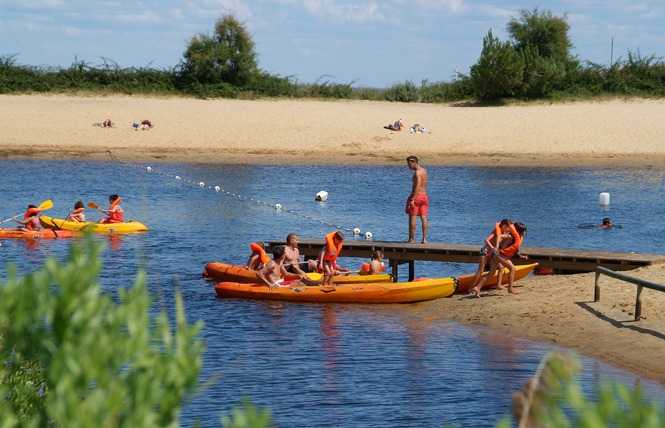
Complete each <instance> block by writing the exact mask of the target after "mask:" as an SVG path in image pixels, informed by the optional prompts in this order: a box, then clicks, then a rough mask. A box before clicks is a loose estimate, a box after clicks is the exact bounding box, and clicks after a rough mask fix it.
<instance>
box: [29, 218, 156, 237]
mask: <svg viewBox="0 0 665 428" xmlns="http://www.w3.org/2000/svg"><path fill="white" fill-rule="evenodd" d="M39 221H40V222H41V224H42V226H44V227H46V228H48V229H62V230H71V231H74V232H77V231H81V232H84V231H86V230H92V231H93V232H95V233H138V232H147V231H148V228H147V227H146V225H145V224H143V223H141V222H138V221H125V222H123V223H94V222H90V221H86V222H77V221H69V220H65V219H60V218H52V217H47V216H45V215H42V216H40V217H39Z"/></svg>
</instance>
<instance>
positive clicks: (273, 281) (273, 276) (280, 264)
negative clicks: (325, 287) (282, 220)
mask: <svg viewBox="0 0 665 428" xmlns="http://www.w3.org/2000/svg"><path fill="white" fill-rule="evenodd" d="M284 249H285V248H284V245H278V246H276V247H275V249H274V250H273V259H272V260H270V261H269V262H268V263H266V265H265V266H264V267H263V268H261V269H260V270H259V271H258V272H256V276H257V277H258V278H259V279H260V280H261V281H262V282H263V283H265V284H266V285H267V286H268V287H269V288H270V289H271V290H274V289H275V288H277V287H280V286H282V284H283V283H284V280H283V279H282V275H284V274H286V269H284V259H285V253H284ZM303 285H308V286H313V285H319V283H317V282H315V281H312V280H310V279H308V278H300V279H298V280H296V281H293V282H291V283H290V284H289V286H291V287H299V286H303Z"/></svg>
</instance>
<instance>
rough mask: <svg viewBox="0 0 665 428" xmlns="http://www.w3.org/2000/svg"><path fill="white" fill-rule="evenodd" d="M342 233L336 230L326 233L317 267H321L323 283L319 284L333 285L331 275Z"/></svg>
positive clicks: (338, 251) (342, 241)
mask: <svg viewBox="0 0 665 428" xmlns="http://www.w3.org/2000/svg"><path fill="white" fill-rule="evenodd" d="M343 243H344V234H343V233H342V232H340V231H338V230H336V231H333V232H330V233H329V234H327V235H326V243H325V245H324V246H323V249H322V250H321V253H322V254H320V257H319V267H320V268H321V269H323V283H322V284H321V285H334V284H333V276H335V271H336V267H337V257H339V253H340V252H341V251H342V245H343Z"/></svg>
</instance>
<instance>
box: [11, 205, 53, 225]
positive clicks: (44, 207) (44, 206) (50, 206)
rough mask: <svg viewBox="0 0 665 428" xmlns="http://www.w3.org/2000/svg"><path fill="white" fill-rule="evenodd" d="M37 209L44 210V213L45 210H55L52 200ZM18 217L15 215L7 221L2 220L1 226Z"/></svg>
mask: <svg viewBox="0 0 665 428" xmlns="http://www.w3.org/2000/svg"><path fill="white" fill-rule="evenodd" d="M37 208H39V209H40V210H42V211H44V210H50V209H51V208H53V201H52V200H50V199H47V200H45V201H44V202H42V203H41V204H39V205H38V206H37ZM16 215H21V214H16ZM16 215H15V216H12V217H9V218H8V219H7V220H2V221H0V224H2V223H5V222H7V221H9V220H11V219H13V218H14V217H16Z"/></svg>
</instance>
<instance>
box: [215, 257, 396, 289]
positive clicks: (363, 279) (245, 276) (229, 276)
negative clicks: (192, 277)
mask: <svg viewBox="0 0 665 428" xmlns="http://www.w3.org/2000/svg"><path fill="white" fill-rule="evenodd" d="M203 276H205V277H208V278H215V279H219V280H222V281H229V282H260V280H259V277H257V276H256V271H255V270H251V269H249V268H248V267H247V266H238V265H230V264H226V263H219V262H210V263H208V264H206V266H205V270H204V271H203ZM307 277H308V278H309V279H311V280H312V281H322V280H323V275H322V274H320V273H316V272H310V273H308V274H307ZM296 278H297V276H295V275H294V276H293V277H287V278H286V279H296ZM333 282H334V283H335V284H358V283H377V282H393V277H392V275H390V274H387V273H381V274H378V275H336V276H334V277H333Z"/></svg>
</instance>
